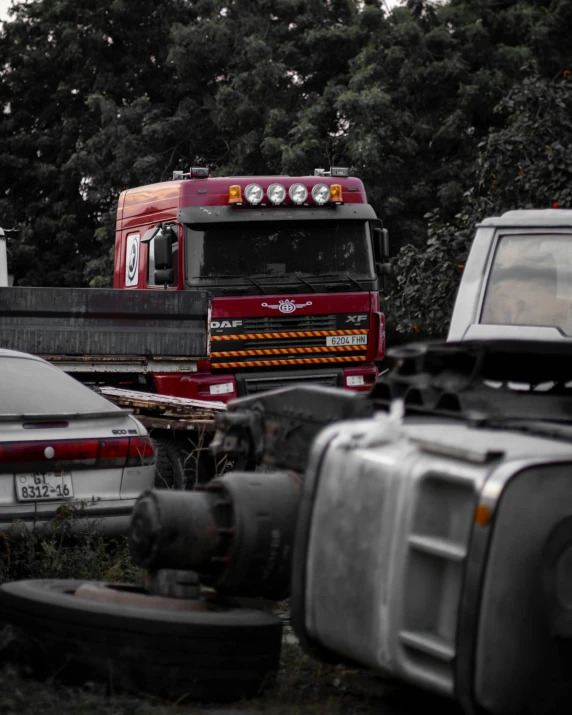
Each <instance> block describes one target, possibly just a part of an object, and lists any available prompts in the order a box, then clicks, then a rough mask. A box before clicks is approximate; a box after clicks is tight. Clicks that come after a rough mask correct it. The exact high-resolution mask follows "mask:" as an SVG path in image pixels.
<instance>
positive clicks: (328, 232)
mask: <svg viewBox="0 0 572 715" xmlns="http://www.w3.org/2000/svg"><path fill="white" fill-rule="evenodd" d="M388 251H389V248H388V239H387V231H386V230H385V229H384V228H383V226H382V224H381V221H380V220H379V219H378V218H377V216H376V214H375V212H374V210H373V208H372V207H371V205H370V204H368V203H367V197H366V193H365V189H364V186H363V183H362V181H361V180H360V179H358V178H355V177H350V176H348V171H347V170H346V169H343V168H336V167H332V168H331V169H330V170H329V171H325V170H321V169H318V170H316V171H315V174H314V176H298V177H290V176H269V177H217V178H212V177H210V176H209V172H208V170H207V169H203V168H195V169H191V171H190V172H189V173H188V174H183V173H182V172H175V173H174V176H173V180H172V181H168V182H163V183H159V184H153V185H150V186H144V187H139V188H134V189H129V190H127V191H124V192H123V193H122V194H121V196H120V198H119V205H118V211H117V227H116V246H115V271H114V287H115V288H121V289H125V290H136V289H142V288H145V289H149V290H160V291H163V290H168V291H182V290H192V289H202V290H206V291H208V292H209V293H210V294H211V295H212V296H213V300H212V313H211V316H210V336H209V337H210V355H209V359H205V360H200V361H198V365H197V370H196V371H195V372H193V373H186V374H185V375H176V374H168V375H167V374H166V375H159V374H155V375H154V381H155V387H156V389H157V391H158V392H160V393H162V394H170V395H175V396H180V397H191V398H200V399H203V400H205V399H206V400H217V401H220V400H222V401H224V402H227V401H228V400H230V399H233V398H235V397H238V396H243V395H247V394H255V393H257V392H261V391H265V390H269V389H274V388H277V387H284V386H288V385H291V384H294V383H296V384H298V383H311V384H320V385H329V386H337V387H344V388H349V389H352V390H357V391H367V390H369V389H371V386H372V385H373V384H374V383H375V381H376V379H377V375H378V370H377V367H376V362H378V361H380V360H382V359H383V356H384V350H385V319H384V316H383V314H382V312H381V311H380V303H379V291H380V289H381V288H382V287H383V280H384V274H385V273H386V272H387V264H386V263H384V260H385V259H386V257H387V255H388Z"/></svg>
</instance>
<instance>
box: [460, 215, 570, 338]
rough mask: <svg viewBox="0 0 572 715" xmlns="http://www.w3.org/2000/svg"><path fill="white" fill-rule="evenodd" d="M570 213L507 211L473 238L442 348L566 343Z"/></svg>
mask: <svg viewBox="0 0 572 715" xmlns="http://www.w3.org/2000/svg"><path fill="white" fill-rule="evenodd" d="M571 279H572V210H567V209H541V210H531V209H527V210H519V211H508V212H506V213H504V214H502V216H495V217H491V218H487V219H485V220H484V221H483V222H482V223H481V224H479V225H478V226H477V232H476V236H475V239H474V241H473V245H472V247H471V251H470V254H469V258H468V260H467V263H466V266H465V270H464V272H463V278H462V280H461V284H460V286H459V290H458V293H457V298H456V301H455V307H454V310H453V315H452V319H451V325H450V329H449V334H448V337H447V340H448V341H459V340H492V339H506V340H510V339H516V340H542V341H569V340H571V339H572V280H571Z"/></svg>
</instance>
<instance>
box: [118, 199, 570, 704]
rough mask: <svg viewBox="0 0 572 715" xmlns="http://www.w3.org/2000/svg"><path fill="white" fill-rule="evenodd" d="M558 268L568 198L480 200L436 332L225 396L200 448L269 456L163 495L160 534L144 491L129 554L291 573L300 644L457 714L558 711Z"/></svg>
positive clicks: (175, 563)
mask: <svg viewBox="0 0 572 715" xmlns="http://www.w3.org/2000/svg"><path fill="white" fill-rule="evenodd" d="M571 271H572V211H522V212H521V211H519V212H509V213H507V214H505V215H503V216H501V217H497V218H492V219H487V220H486V221H484V222H483V223H482V224H481V225H480V226H479V227H478V229H477V237H476V239H475V243H474V245H473V248H472V251H471V255H470V257H469V260H468V261H467V264H466V269H465V273H464V276H463V279H462V283H461V286H460V289H459V293H458V298H457V303H456V306H455V313H454V316H453V321H452V323H451V330H450V333H449V340H448V341H447V342H442V343H434V344H413V345H408V346H401V347H398V348H394V349H393V350H392V351H390V353H389V370H388V371H387V373H386V374H385V375H383V376H382V377H381V379H380V380H379V382H378V383H377V385H376V386H375V387H374V388H373V390H372V391H371V392H370V393H368V394H355V395H351V394H348V393H344V392H343V391H336V390H334V389H331V388H325V387H324V388H321V387H317V386H314V387H297V388H291V389H285V390H279V391H275V392H269V393H265V394H264V395H259V396H252V397H247V398H243V399H241V400H236V401H234V402H232V403H230V404H229V406H228V410H227V412H226V413H224V414H221V415H220V416H219V417H218V418H217V420H218V426H219V431H218V433H217V436H216V437H215V440H214V441H213V445H212V447H213V450H214V451H215V452H217V453H218V454H226V455H229V456H230V457H231V458H232V459H235V460H237V463H241V464H242V468H243V469H245V470H252V469H253V467H256V466H257V465H267V466H269V467H271V468H273V469H274V470H276V471H275V472H274V473H267V474H261V473H259V472H253V471H244V472H242V473H230V474H228V475H226V476H224V477H222V478H220V479H218V480H215V481H214V482H212V483H211V484H209V485H208V486H207V487H206V491H205V492H204V493H203V494H200V495H197V494H189V493H187V494H182V495H181V497H180V498H179V499H178V501H177V503H176V508H177V510H179V511H180V517H179V518H175V517H174V515H173V514H170V515H169V519H168V520H167V519H166V517H165V523H167V521H168V522H169V524H175V523H179V524H180V525H181V526H180V528H179V529H178V532H177V534H176V535H174V534H169V532H168V529H165V528H163V529H162V526H161V519H160V518H159V515H160V514H161V513H165V514H167V513H168V510H167V508H166V506H167V505H166V504H165V505H163V506H162V505H161V504H159V502H160V501H161V500H166V499H167V498H168V496H169V495H164V494H161V493H156V494H155V495H153V496H150V495H149V494H148V495H146V496H145V495H144V496H143V497H141V502H140V505H139V508H138V507H136V509H135V514H134V521H133V524H134V525H135V526H137V528H133V529H132V534H131V550H132V556H133V558H134V560H135V561H136V563H139V564H140V565H141V566H143V567H146V568H161V567H168V568H187V569H194V570H196V571H197V572H198V573H199V574H200V577H201V579H202V580H203V582H204V583H206V584H208V585H210V586H212V587H214V588H216V589H218V590H219V591H221V592H223V593H227V594H235V595H241V594H246V595H265V596H266V597H269V598H274V597H276V598H283V597H284V596H285V595H286V594H287V593H289V594H290V597H291V606H292V623H293V626H294V629H295V632H296V633H297V635H298V637H299V638H300V641H301V642H302V644H303V645H304V647H305V648H306V649H307V650H308V652H310V653H312V654H314V655H315V656H317V657H319V658H323V659H326V660H333V661H340V660H342V661H345V662H350V663H358V664H361V665H364V666H367V667H370V668H373V669H375V670H377V671H379V672H382V673H388V674H391V675H394V676H396V677H398V678H400V679H402V680H404V681H407V682H409V683H412V684H415V685H418V686H421V687H423V688H426V689H429V690H431V691H433V692H436V693H440V694H441V695H443V696H445V697H448V698H453V699H455V700H457V701H458V702H459V703H460V704H461V705H462V707H463V709H464V710H465V712H467V713H471V714H474V715H476V714H477V713H491V714H494V715H517V714H518V715H520V714H523V713H530V714H531V715H532V714H534V715H540V714H542V715H545V714H546V715H547V714H548V713H560V712H570V711H571V709H572V345H571V344H570V340H569V338H568V336H569V335H571V336H572V311H570V305H571V304H572V281H571V280H570V277H571V275H572V273H571ZM221 495H223V496H224V499H225V500H224V504H225V505H226V506H225V509H226V511H225V512H224V515H221V511H220V510H221V508H220V507H217V504H219V503H220V500H221ZM153 505H155V506H153ZM217 510H218V511H217ZM150 515H151V516H150ZM189 517H190V518H189ZM201 525H204V526H201ZM173 528H174V527H173ZM175 537H176V538H175ZM172 544H176V545H177V549H178V550H176V549H175V547H174V546H172Z"/></svg>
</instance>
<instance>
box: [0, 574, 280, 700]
mask: <svg viewBox="0 0 572 715" xmlns="http://www.w3.org/2000/svg"><path fill="white" fill-rule="evenodd" d="M86 585H87V586H90V587H92V588H91V590H92V591H93V590H97V589H98V588H99V589H100V590H101V589H103V590H105V589H113V590H114V591H115V592H116V593H117V594H119V602H113V600H114V599H113V598H112V599H111V600H109V599H105V598H104V599H103V601H101V600H93V599H92V598H91V597H89V598H80V597H78V596H76V591H78V589H80V588H81V587H82V586H84V587H85V586H86ZM93 587H95V589H94V588H93ZM130 593H131V594H133V596H134V598H131V597H130ZM141 594H142V591H141V589H138V588H137V587H134V586H126V585H125V586H123V585H118V584H103V583H100V582H85V581H72V580H28V581H14V582H12V583H8V584H4V585H3V586H2V587H0V614H1V618H2V620H3V621H5V622H6V623H9V624H11V625H12V626H15V627H16V633H17V634H18V635H23V636H24V638H20V639H19V640H20V641H21V643H22V644H24V645H23V646H22V650H21V651H20V659H23V660H24V662H25V664H26V665H27V666H29V667H31V669H32V672H34V674H35V675H36V676H37V677H49V676H53V675H57V676H58V677H60V678H62V679H64V680H66V681H68V682H73V683H76V684H80V683H85V682H87V681H90V680H94V679H96V678H97V679H104V680H105V681H107V683H108V684H109V686H110V688H111V689H117V688H119V689H125V690H130V691H134V692H138V693H140V694H149V695H154V696H159V697H161V698H167V699H169V700H181V699H186V698H188V699H191V700H202V701H204V700H213V701H229V700H238V699H241V698H249V697H254V696H256V695H258V694H259V693H260V692H261V690H263V689H264V688H265V687H266V686H267V685H270V684H272V683H273V682H274V679H275V675H276V671H277V670H278V664H279V657H280V646H281V638H282V623H281V620H280V619H279V618H278V617H277V616H274V615H272V614H269V613H266V612H264V611H259V610H257V609H251V608H240V607H237V606H233V605H230V604H229V603H227V604H225V603H224V602H216V601H215V602H213V601H208V599H207V600H204V599H203V601H202V603H201V604H200V606H199V607H200V610H187V611H181V610H169V609H168V608H163V607H161V606H160V605H159V606H158V605H157V601H161V600H163V601H165V600H166V601H171V600H178V599H161V598H159V599H157V597H149V604H148V605H147V603H144V604H142V603H140V602H139V603H137V600H139V601H140V600H141ZM122 598H124V602H121V599H122ZM116 600H117V599H116ZM144 600H145V599H144ZM130 601H134V602H135V603H133V602H130ZM189 603H192V602H189Z"/></svg>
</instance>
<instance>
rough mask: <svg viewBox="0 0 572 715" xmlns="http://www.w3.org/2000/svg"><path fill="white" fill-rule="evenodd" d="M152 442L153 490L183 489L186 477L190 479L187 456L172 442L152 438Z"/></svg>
mask: <svg viewBox="0 0 572 715" xmlns="http://www.w3.org/2000/svg"><path fill="white" fill-rule="evenodd" d="M152 441H153V447H154V448H155V488H156V489H183V488H184V486H185V484H186V482H187V477H189V478H191V477H192V475H191V474H190V472H191V471H192V470H190V469H189V466H188V464H187V459H186V457H187V455H186V454H184V452H183V450H182V448H181V447H179V446H178V445H177V443H176V442H174V441H173V440H169V439H164V438H158V437H152Z"/></svg>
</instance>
